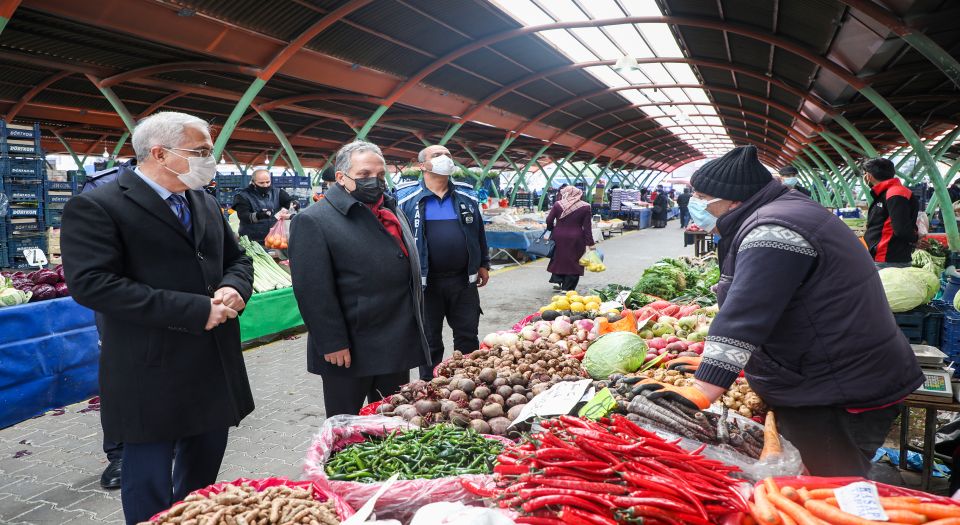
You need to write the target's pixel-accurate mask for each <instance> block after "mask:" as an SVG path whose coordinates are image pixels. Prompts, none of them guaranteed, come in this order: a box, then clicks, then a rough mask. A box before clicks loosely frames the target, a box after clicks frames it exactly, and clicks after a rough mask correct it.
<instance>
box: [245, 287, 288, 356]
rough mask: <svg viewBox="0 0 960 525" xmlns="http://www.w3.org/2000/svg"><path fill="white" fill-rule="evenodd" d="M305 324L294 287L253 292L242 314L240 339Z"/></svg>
mask: <svg viewBox="0 0 960 525" xmlns="http://www.w3.org/2000/svg"><path fill="white" fill-rule="evenodd" d="M298 326H303V318H302V317H300V308H299V307H298V306H297V299H296V298H295V297H294V296H293V288H280V289H279V290H271V291H269V292H262V293H258V294H253V296H252V297H250V301H248V302H247V307H246V308H245V309H244V310H243V314H242V315H241V316H240V340H241V341H242V342H244V343H246V342H247V341H252V340H254V339H258V338H260V337H263V336H267V335H271V334H277V333H280V332H283V331H285V330H289V329H291V328H296V327H298Z"/></svg>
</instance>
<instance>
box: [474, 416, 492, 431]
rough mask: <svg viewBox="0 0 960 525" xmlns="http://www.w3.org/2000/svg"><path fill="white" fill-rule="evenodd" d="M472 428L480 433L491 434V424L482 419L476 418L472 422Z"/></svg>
mask: <svg viewBox="0 0 960 525" xmlns="http://www.w3.org/2000/svg"><path fill="white" fill-rule="evenodd" d="M470 430H473V431H474V432H479V433H480V434H489V433H490V425H489V424H488V423H487V422H486V421H484V420H482V419H474V420H473V421H471V422H470Z"/></svg>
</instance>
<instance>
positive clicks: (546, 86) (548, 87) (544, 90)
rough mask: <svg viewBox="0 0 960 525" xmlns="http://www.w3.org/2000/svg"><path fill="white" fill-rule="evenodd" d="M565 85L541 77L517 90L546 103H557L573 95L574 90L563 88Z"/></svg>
mask: <svg viewBox="0 0 960 525" xmlns="http://www.w3.org/2000/svg"><path fill="white" fill-rule="evenodd" d="M565 87H566V86H564V85H563V84H557V83H554V82H548V81H547V80H546V79H542V80H536V81H534V82H531V83H529V84H527V85H526V86H523V87H522V88H520V89H518V90H517V91H519V92H521V93H523V94H526V95H529V96H531V97H533V98H535V99H537V100H540V101H543V102H546V103H548V104H558V103H560V102H563V101H564V100H567V99H569V98H571V97H573V96H574V95H575V92H574V93H571V92H570V91H569V90H568V89H564V88H565Z"/></svg>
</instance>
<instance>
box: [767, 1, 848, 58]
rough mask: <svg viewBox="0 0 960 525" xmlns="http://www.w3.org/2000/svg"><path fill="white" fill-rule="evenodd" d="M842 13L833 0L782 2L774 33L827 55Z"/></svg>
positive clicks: (838, 3) (842, 8) (839, 5)
mask: <svg viewBox="0 0 960 525" xmlns="http://www.w3.org/2000/svg"><path fill="white" fill-rule="evenodd" d="M845 9H846V6H844V5H843V3H841V2H838V1H836V0H782V1H781V2H780V23H779V24H778V25H777V33H778V34H781V35H783V36H786V37H788V38H790V39H793V40H797V41H799V42H803V43H805V44H806V45H807V47H809V48H811V49H813V50H814V51H815V52H816V53H818V54H823V53H826V52H827V49H829V46H830V43H831V41H832V39H833V36H834V34H835V32H836V24H837V23H839V21H840V19H841V17H842V16H843V12H844V10H845Z"/></svg>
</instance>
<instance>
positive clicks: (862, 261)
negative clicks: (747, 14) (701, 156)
mask: <svg viewBox="0 0 960 525" xmlns="http://www.w3.org/2000/svg"><path fill="white" fill-rule="evenodd" d="M691 185H692V186H693V189H694V196H693V198H691V199H690V214H691V217H692V219H693V221H694V222H695V223H696V224H697V226H699V227H701V228H703V229H704V230H706V231H713V232H716V233H719V234H720V244H719V247H718V250H717V251H718V254H719V257H720V265H721V278H720V284H719V285H718V287H717V299H718V301H719V303H720V305H721V306H720V312H719V313H718V314H717V316H716V318H715V319H714V321H713V324H712V325H711V326H710V335H709V336H708V337H707V340H706V346H705V348H704V352H703V357H702V361H699V362H697V360H690V361H692V362H690V363H688V364H689V365H691V367H694V366H697V365H699V366H698V367H697V369H696V383H695V384H694V385H693V386H689V387H682V388H676V387H672V386H667V385H662V384H659V383H656V384H651V385H650V386H649V388H651V389H654V390H657V391H656V392H654V393H653V394H652V396H653V397H658V396H665V397H671V398H674V399H676V400H678V401H683V402H686V403H687V404H693V405H696V406H698V407H699V408H706V407H708V406H709V405H710V404H711V403H712V402H713V401H714V400H716V399H718V398H719V397H720V396H721V395H722V394H723V393H724V392H726V390H727V388H728V387H729V386H730V385H731V384H732V383H733V382H734V380H735V379H736V378H737V376H738V375H739V374H740V372H741V370H743V371H745V372H746V378H747V381H748V382H749V383H750V386H751V387H752V388H753V389H754V390H755V391H756V392H757V394H759V395H760V397H761V398H763V400H764V401H766V403H767V404H768V405H770V406H771V407H773V410H774V412H775V414H776V416H777V422H778V424H779V429H780V433H781V434H783V436H784V437H786V438H787V439H788V440H790V441H791V442H792V443H793V444H794V445H796V447H797V448H798V449H799V450H800V454H801V456H802V457H803V462H804V464H805V465H806V467H807V468H808V469H809V470H810V473H811V474H813V475H815V476H866V475H867V474H868V471H869V470H870V460H871V459H872V458H873V456H874V453H875V452H876V450H877V448H878V447H880V446H882V445H883V441H884V438H886V436H887V434H888V433H889V431H890V426H891V424H892V423H893V420H894V419H895V418H896V416H897V414H898V412H899V409H900V403H901V402H902V401H903V399H904V398H905V397H907V395H909V394H910V393H911V392H913V391H914V390H916V389H917V388H918V387H919V386H920V385H921V384H922V383H923V374H922V373H921V371H920V365H919V364H918V363H917V358H916V357H915V356H914V354H913V351H912V350H911V348H910V344H909V343H908V342H907V340H906V338H905V337H904V335H903V333H902V332H901V331H900V329H899V328H898V327H897V324H896V322H895V321H894V319H893V314H892V313H891V312H890V307H889V305H888V304H887V299H886V296H885V295H884V292H883V286H882V285H881V283H880V277H879V276H878V275H877V271H876V269H875V268H874V266H873V261H872V260H871V259H870V256H869V254H867V252H866V251H865V250H862V249H861V250H858V249H856V247H857V245H858V241H857V238H856V237H855V236H854V234H853V232H852V231H851V230H850V229H849V228H848V227H847V226H846V225H845V224H844V223H843V222H842V221H840V219H838V218H837V217H836V216H835V215H833V214H831V213H830V212H829V211H828V210H826V209H825V208H823V207H822V206H820V205H819V204H817V203H816V202H814V201H812V200H810V199H809V198H807V197H805V196H803V195H801V194H799V193H797V192H793V191H790V189H789V188H787V187H786V186H784V185H782V184H780V182H779V181H774V180H773V179H772V177H771V176H770V173H769V172H768V171H767V170H766V168H764V167H763V165H762V164H760V162H759V161H758V160H757V150H756V148H754V147H753V146H744V147H739V148H736V149H733V150H731V151H730V152H728V153H727V154H726V155H724V156H723V157H721V158H719V159H715V160H713V161H710V162H708V163H707V164H704V165H703V167H701V168H700V169H699V170H697V172H696V173H694V175H693V177H692V178H691ZM681 359H686V358H681Z"/></svg>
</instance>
